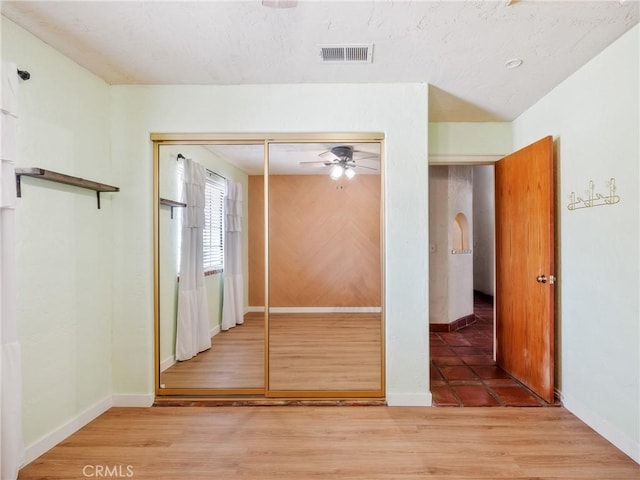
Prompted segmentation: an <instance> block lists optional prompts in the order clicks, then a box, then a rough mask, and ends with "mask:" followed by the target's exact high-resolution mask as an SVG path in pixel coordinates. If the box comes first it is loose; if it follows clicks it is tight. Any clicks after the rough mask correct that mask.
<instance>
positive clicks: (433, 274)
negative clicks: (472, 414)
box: [429, 165, 553, 407]
mask: <svg viewBox="0 0 640 480" xmlns="http://www.w3.org/2000/svg"><path fill="white" fill-rule="evenodd" d="M494 174H495V167H494V165H473V166H472V165H442V166H440V165H438V166H431V167H430V171H429V204H430V211H429V219H430V220H429V238H430V257H429V258H430V260H429V269H430V275H429V276H430V278H431V279H438V281H437V282H436V281H433V280H432V281H431V282H430V286H429V289H430V291H429V293H430V308H429V310H430V333H429V346H430V376H431V381H430V383H431V392H432V395H433V405H434V406H527V407H535V406H549V405H553V404H549V403H547V402H546V401H545V400H543V399H542V398H541V397H539V396H538V395H536V394H535V393H534V392H532V391H531V390H530V389H528V388H527V387H526V386H524V385H523V384H522V383H521V382H519V381H518V380H516V379H515V378H514V377H512V376H511V375H509V374H508V373H507V372H505V371H504V370H503V369H502V368H500V367H499V366H498V365H497V364H496V360H495V359H496V356H495V351H496V346H495V338H496V336H495V326H496V323H495V314H494V296H495V266H496V259H495V253H494V252H495V187H494ZM465 232H468V233H467V234H465ZM463 240H467V241H466V242H465V241H463Z"/></svg>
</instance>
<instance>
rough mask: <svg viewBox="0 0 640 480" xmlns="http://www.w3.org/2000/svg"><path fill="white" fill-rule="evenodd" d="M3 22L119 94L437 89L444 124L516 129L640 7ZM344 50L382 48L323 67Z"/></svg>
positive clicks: (94, 7)
mask: <svg viewBox="0 0 640 480" xmlns="http://www.w3.org/2000/svg"><path fill="white" fill-rule="evenodd" d="M509 3H510V5H509ZM2 14H3V15H5V16H6V17H8V18H9V19H11V20H12V21H14V22H15V23H17V24H18V25H20V26H22V27H23V28H25V29H26V30H28V31H30V32H32V33H33V34H34V35H36V36H37V37H39V38H40V39H42V40H43V41H45V42H46V43H48V44H50V45H52V46H53V47H54V48H56V49H57V50H59V51H61V52H62V53H64V54H65V55H67V56H69V57H70V58H72V59H73V60H75V61H76V62H77V63H79V64H80V65H82V66H84V67H86V68H87V69H88V70H90V71H92V72H93V73H95V74H96V75H98V76H99V77H101V78H103V79H104V80H105V81H107V82H108V83H111V84H225V85H227V84H269V83H378V82H424V83H428V84H430V85H431V90H430V105H429V110H430V112H429V114H430V120H431V121H508V120H513V119H514V118H516V117H517V116H518V115H519V114H521V113H522V112H523V111H525V110H526V109H527V108H528V107H529V106H531V105H532V104H534V103H535V102H536V101H537V100H539V99H540V98H541V97H542V96H544V95H545V94H546V93H547V92H549V91H550V90H551V89H552V88H553V87H554V86H555V85H557V84H558V83H559V82H561V81H562V80H564V79H565V78H566V77H567V76H569V75H570V74H571V73H573V72H574V71H576V70H577V69H578V68H579V67H580V66H582V65H583V64H584V63H586V62H587V61H588V60H589V59H591V58H592V57H594V56H595V55H597V54H598V53H599V52H600V51H602V50H603V49H604V48H606V47H607V46H608V45H609V44H611V43H612V42H613V41H614V40H615V39H617V38H618V37H619V36H620V35H622V34H623V33H624V32H626V31H627V30H629V29H630V28H631V27H632V26H633V25H635V24H637V23H638V18H639V3H638V0H607V1H571V0H565V1H558V2H554V1H533V0H519V1H518V0H512V1H511V2H508V1H506V0H502V1H477V0H476V1H383V0H377V1H353V2H346V1H339V2H329V1H305V0H299V1H298V4H297V6H296V7H295V8H288V9H275V8H268V7H265V6H263V5H262V4H261V1H260V0H251V1H196V2H190V1H168V2H167V1H162V2H161V1H144V2H139V1H135V2H122V1H111V2H104V1H85V2H74V1H43V2H34V1H28V2H26V1H17V2H16V1H3V2H2ZM343 43H373V44H374V53H373V63H371V64H360V65H327V64H321V63H320V62H319V57H318V53H317V46H318V45H320V44H343ZM512 58H520V59H522V60H523V64H522V66H521V67H520V68H517V69H514V70H508V69H506V68H505V62H506V61H507V60H510V59H512ZM21 67H22V68H25V69H28V65H24V66H21Z"/></svg>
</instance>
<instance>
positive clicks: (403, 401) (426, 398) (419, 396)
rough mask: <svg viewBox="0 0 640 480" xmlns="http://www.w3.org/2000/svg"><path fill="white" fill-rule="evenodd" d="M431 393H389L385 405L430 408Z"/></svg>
mask: <svg viewBox="0 0 640 480" xmlns="http://www.w3.org/2000/svg"><path fill="white" fill-rule="evenodd" d="M431 403H432V397H431V392H428V393H389V392H387V405H389V406H390V407H430V406H431Z"/></svg>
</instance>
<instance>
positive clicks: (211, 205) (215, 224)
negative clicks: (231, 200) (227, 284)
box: [203, 172, 226, 275]
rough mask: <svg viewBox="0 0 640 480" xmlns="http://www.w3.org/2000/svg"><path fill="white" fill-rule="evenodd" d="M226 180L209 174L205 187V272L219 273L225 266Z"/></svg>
mask: <svg viewBox="0 0 640 480" xmlns="http://www.w3.org/2000/svg"><path fill="white" fill-rule="evenodd" d="M225 193H226V182H225V180H224V178H223V177H221V176H220V175H217V174H215V173H209V172H208V174H207V180H206V183H205V189H204V232H203V236H204V242H203V245H204V252H203V261H204V272H205V275H206V274H207V273H219V272H221V271H222V269H223V266H224V197H225Z"/></svg>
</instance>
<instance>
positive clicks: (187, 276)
mask: <svg viewBox="0 0 640 480" xmlns="http://www.w3.org/2000/svg"><path fill="white" fill-rule="evenodd" d="M183 161H184V189H183V200H184V202H185V203H186V204H187V206H186V208H185V209H184V213H183V215H182V246H181V251H180V281H179V283H178V319H177V332H176V360H189V359H190V358H193V357H195V356H196V355H197V354H198V353H200V352H202V351H204V350H207V349H208V348H211V336H210V333H209V306H208V303H207V291H206V288H205V285H204V266H203V238H202V235H203V231H204V188H205V169H204V167H203V166H202V165H200V164H199V163H196V162H194V161H192V160H191V159H188V158H187V159H185V160H183Z"/></svg>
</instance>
